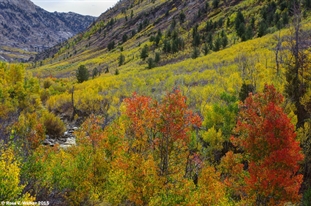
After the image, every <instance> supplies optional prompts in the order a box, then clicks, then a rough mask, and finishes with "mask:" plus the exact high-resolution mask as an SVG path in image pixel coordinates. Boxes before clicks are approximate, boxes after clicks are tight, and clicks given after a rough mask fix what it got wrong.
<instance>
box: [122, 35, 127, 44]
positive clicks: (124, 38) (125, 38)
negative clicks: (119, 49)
mask: <svg viewBox="0 0 311 206" xmlns="http://www.w3.org/2000/svg"><path fill="white" fill-rule="evenodd" d="M127 39H128V37H127V35H126V34H124V35H123V36H122V42H123V43H124V42H126V41H127Z"/></svg>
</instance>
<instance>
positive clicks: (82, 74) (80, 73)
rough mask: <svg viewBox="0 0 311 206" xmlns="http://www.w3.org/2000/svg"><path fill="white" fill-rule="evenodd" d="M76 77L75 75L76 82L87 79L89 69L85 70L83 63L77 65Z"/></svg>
mask: <svg viewBox="0 0 311 206" xmlns="http://www.w3.org/2000/svg"><path fill="white" fill-rule="evenodd" d="M76 77H77V80H78V83H82V82H84V81H87V80H88V79H89V71H88V70H87V68H86V67H85V65H80V66H79V68H78V70H77V71H76Z"/></svg>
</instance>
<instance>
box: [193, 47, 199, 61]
mask: <svg viewBox="0 0 311 206" xmlns="http://www.w3.org/2000/svg"><path fill="white" fill-rule="evenodd" d="M199 56H200V50H199V49H198V47H194V48H193V52H192V55H191V57H192V59H196V58H198V57H199Z"/></svg>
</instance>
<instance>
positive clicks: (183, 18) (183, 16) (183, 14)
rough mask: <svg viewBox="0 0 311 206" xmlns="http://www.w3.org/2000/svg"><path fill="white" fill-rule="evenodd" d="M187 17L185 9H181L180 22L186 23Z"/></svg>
mask: <svg viewBox="0 0 311 206" xmlns="http://www.w3.org/2000/svg"><path fill="white" fill-rule="evenodd" d="M185 19H186V15H185V13H184V12H183V11H181V12H180V14H179V21H180V23H181V24H182V23H184V22H185Z"/></svg>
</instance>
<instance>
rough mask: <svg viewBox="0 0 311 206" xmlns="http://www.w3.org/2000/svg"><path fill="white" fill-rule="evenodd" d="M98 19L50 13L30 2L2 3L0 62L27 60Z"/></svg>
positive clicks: (11, 1)
mask: <svg viewBox="0 0 311 206" xmlns="http://www.w3.org/2000/svg"><path fill="white" fill-rule="evenodd" d="M95 20H96V18H95V17H92V16H83V15H80V14H76V13H72V12H69V13H58V12H54V13H51V12H48V11H45V10H44V9H42V8H40V7H38V6H36V5H35V4H34V3H32V2H31V1H30V0H23V1H20V0H0V31H1V32H0V39H1V42H0V59H2V60H6V61H15V60H28V59H29V57H30V56H32V55H33V54H34V53H36V52H41V51H43V50H45V49H47V48H50V47H52V46H54V45H56V44H57V43H60V42H62V41H64V40H66V39H68V38H70V37H72V36H73V35H75V34H77V33H79V32H82V31H83V30H85V29H86V28H87V27H88V26H89V25H90V24H92V22H94V21H95Z"/></svg>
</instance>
